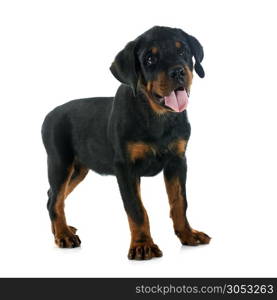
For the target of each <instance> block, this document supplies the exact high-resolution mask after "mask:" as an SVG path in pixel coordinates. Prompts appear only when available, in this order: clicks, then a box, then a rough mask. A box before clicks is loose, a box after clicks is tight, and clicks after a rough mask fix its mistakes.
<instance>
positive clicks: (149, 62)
mask: <svg viewBox="0 0 277 300" xmlns="http://www.w3.org/2000/svg"><path fill="white" fill-rule="evenodd" d="M156 62H157V57H156V56H153V55H148V56H146V58H145V64H146V65H147V66H151V65H153V64H155V63H156Z"/></svg>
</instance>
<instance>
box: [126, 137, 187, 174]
mask: <svg viewBox="0 0 277 300" xmlns="http://www.w3.org/2000/svg"><path fill="white" fill-rule="evenodd" d="M186 145H187V141H186V140H185V139H184V138H177V139H174V140H172V141H170V142H169V143H166V144H163V143H147V142H143V141H140V142H129V143H128V144H127V155H128V159H129V161H130V163H131V164H132V165H133V166H134V168H135V169H136V171H137V173H139V174H140V175H141V176H153V175H156V174H157V173H159V172H160V171H161V170H162V169H163V167H164V165H165V163H166V161H167V160H168V159H170V158H172V157H173V156H184V153H185V150H186Z"/></svg>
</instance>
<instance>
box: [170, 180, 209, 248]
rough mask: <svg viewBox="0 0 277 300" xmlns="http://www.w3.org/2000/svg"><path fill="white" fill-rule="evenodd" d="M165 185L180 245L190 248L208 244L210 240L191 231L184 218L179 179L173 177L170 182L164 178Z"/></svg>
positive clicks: (204, 235) (183, 200)
mask: <svg viewBox="0 0 277 300" xmlns="http://www.w3.org/2000/svg"><path fill="white" fill-rule="evenodd" d="M165 185H166V191H167V194H168V199H169V204H170V217H171V218H172V221H173V227H174V231H175V233H176V235H177V236H178V238H179V239H180V241H181V243H182V244H183V245H190V246H197V245H199V244H208V243H209V242H210V239H211V238H210V237H209V236H208V235H206V234H205V233H203V232H199V231H197V230H194V229H192V228H191V227H190V225H189V222H188V220H187V217H186V207H185V205H186V199H184V196H183V193H182V187H181V184H180V181H179V178H178V177H175V178H172V179H171V180H170V181H168V180H167V179H166V178H165Z"/></svg>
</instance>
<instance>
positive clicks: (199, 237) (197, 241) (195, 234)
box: [176, 229, 211, 246]
mask: <svg viewBox="0 0 277 300" xmlns="http://www.w3.org/2000/svg"><path fill="white" fill-rule="evenodd" d="M176 235H177V236H178V237H179V239H180V241H181V243H182V244H183V245H188V246H198V245H203V244H209V242H210V240H211V237H209V236H208V235H207V234H206V233H204V232H200V231H197V230H194V229H191V230H185V231H183V232H176Z"/></svg>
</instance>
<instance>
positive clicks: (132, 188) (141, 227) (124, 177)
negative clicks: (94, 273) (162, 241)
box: [116, 163, 162, 260]
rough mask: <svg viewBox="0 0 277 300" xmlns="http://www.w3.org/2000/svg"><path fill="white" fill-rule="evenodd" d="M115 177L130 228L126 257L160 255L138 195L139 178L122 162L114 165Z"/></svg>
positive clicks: (141, 258)
mask: <svg viewBox="0 0 277 300" xmlns="http://www.w3.org/2000/svg"><path fill="white" fill-rule="evenodd" d="M116 178H117V181H118V185H119V189H120V193H121V197H122V200H123V204H124V208H125V210H126V213H127V216H128V221H129V226H130V230H131V245H130V249H129V253H128V258H129V259H137V260H145V259H151V258H153V257H160V256H162V252H161V250H160V249H159V247H158V246H157V245H155V244H154V242H153V240H152V237H151V233H150V227H149V220H148V216H147V212H146V210H145V208H144V206H143V204H142V201H141V197H140V178H139V177H138V176H135V174H133V173H132V172H131V170H130V168H129V166H128V165H127V164H124V163H120V164H117V165H116Z"/></svg>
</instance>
